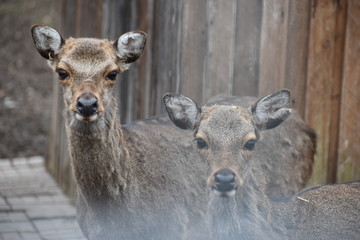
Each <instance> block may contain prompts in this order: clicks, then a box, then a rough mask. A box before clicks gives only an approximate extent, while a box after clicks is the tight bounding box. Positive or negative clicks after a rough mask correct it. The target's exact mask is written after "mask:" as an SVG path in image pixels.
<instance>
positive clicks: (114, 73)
mask: <svg viewBox="0 0 360 240" xmlns="http://www.w3.org/2000/svg"><path fill="white" fill-rule="evenodd" d="M118 73H119V72H118V71H116V70H115V71H111V72H109V73H108V75H106V79H107V80H112V81H115V80H116V76H117V75H118Z"/></svg>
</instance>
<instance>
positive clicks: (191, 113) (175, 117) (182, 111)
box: [163, 93, 201, 130]
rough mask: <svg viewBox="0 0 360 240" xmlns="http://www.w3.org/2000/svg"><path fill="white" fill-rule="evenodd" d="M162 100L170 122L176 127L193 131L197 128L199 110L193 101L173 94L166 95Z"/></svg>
mask: <svg viewBox="0 0 360 240" xmlns="http://www.w3.org/2000/svg"><path fill="white" fill-rule="evenodd" d="M163 100H164V104H165V107H166V111H167V113H168V114H169V117H170V119H171V121H173V123H174V124H175V125H176V126H177V127H179V128H181V129H186V130H193V129H194V128H195V127H196V126H197V124H198V123H199V121H200V115H201V109H200V108H199V107H198V106H197V105H196V103H195V102H194V101H193V100H191V99H190V98H188V97H185V96H182V95H179V94H175V93H166V94H165V95H164V97H163Z"/></svg>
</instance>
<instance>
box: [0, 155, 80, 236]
mask: <svg viewBox="0 0 360 240" xmlns="http://www.w3.org/2000/svg"><path fill="white" fill-rule="evenodd" d="M44 163H45V161H44V159H43V158H42V157H32V158H16V159H13V160H12V161H11V160H8V159H1V160H0V240H4V239H6V240H7V239H9V240H11V239H12V240H15V239H16V240H17V239H21V240H44V239H47V240H85V238H84V236H83V235H82V232H81V230H80V227H79V225H78V223H77V221H76V219H75V216H76V209H75V207H74V206H73V205H72V204H71V203H70V200H69V199H68V198H67V197H66V196H65V195H64V194H63V193H62V191H61V190H60V188H59V187H58V185H57V184H56V182H55V181H54V179H53V178H52V177H51V175H50V174H49V173H48V172H47V171H46V168H45V167H44Z"/></svg>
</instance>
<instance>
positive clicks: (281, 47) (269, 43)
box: [259, 0, 289, 96]
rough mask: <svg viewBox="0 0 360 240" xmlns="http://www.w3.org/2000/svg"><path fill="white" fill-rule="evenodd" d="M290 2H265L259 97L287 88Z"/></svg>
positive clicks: (280, 0) (284, 0) (278, 0)
mask: <svg viewBox="0 0 360 240" xmlns="http://www.w3.org/2000/svg"><path fill="white" fill-rule="evenodd" d="M288 8H289V0H273V1H263V17H262V27H261V28H262V29H261V46H260V66H259V71H260V74H259V95H260V96H264V95H266V94H269V93H271V92H275V91H278V90H279V89H281V88H284V86H285V68H286V49H287V48H286V46H287V29H288V28H287V24H288V13H289V11H288Z"/></svg>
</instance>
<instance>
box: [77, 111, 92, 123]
mask: <svg viewBox="0 0 360 240" xmlns="http://www.w3.org/2000/svg"><path fill="white" fill-rule="evenodd" d="M75 118H76V119H77V120H79V121H89V122H93V121H96V120H97V118H98V115H97V113H95V114H94V115H92V116H90V117H89V118H85V117H83V116H81V115H80V114H78V113H75Z"/></svg>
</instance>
